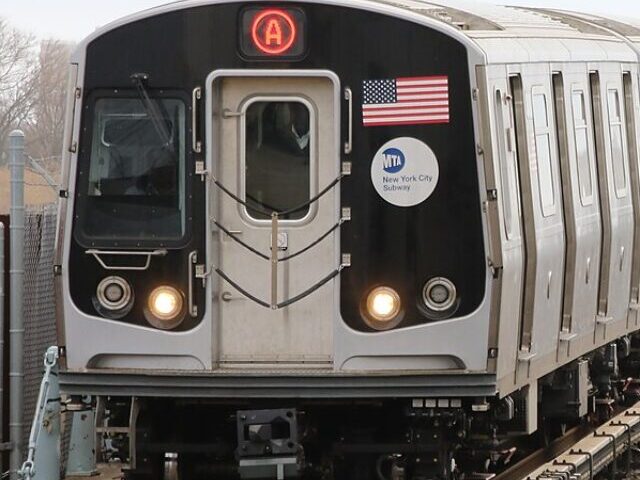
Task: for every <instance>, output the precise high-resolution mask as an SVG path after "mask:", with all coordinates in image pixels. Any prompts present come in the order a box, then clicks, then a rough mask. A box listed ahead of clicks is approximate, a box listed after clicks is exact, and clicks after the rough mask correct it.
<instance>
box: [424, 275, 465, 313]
mask: <svg viewBox="0 0 640 480" xmlns="http://www.w3.org/2000/svg"><path fill="white" fill-rule="evenodd" d="M422 299H423V300H424V303H425V305H426V306H427V308H429V309H430V310H433V311H434V312H444V311H446V310H449V309H450V308H451V307H453V306H454V304H455V303H456V299H457V293H456V287H455V285H454V284H453V282H451V281H450V280H449V279H446V278H443V277H438V278H432V279H431V280H429V281H428V282H427V284H426V285H425V286H424V289H423V290H422Z"/></svg>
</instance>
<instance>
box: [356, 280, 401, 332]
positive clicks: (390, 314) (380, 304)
mask: <svg viewBox="0 0 640 480" xmlns="http://www.w3.org/2000/svg"><path fill="white" fill-rule="evenodd" d="M401 307H402V302H401V301H400V295H398V292H396V291H395V290H394V289H393V288H391V287H377V288H374V289H373V290H371V292H369V295H367V299H366V302H365V310H366V311H365V312H364V313H365V320H366V321H367V324H368V325H369V326H370V327H371V328H374V329H376V330H389V329H391V328H393V327H395V326H396V325H398V323H400V321H401V320H402V318H401V315H400V314H401Z"/></svg>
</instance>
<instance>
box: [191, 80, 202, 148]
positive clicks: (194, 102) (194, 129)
mask: <svg viewBox="0 0 640 480" xmlns="http://www.w3.org/2000/svg"><path fill="white" fill-rule="evenodd" d="M201 98H202V88H200V87H196V88H194V89H193V93H192V95H191V135H192V138H191V140H192V148H193V151H194V152H195V153H200V152H202V142H201V141H200V140H198V103H199V102H200V99H201Z"/></svg>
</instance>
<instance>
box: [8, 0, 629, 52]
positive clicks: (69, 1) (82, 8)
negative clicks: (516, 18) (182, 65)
mask: <svg viewBox="0 0 640 480" xmlns="http://www.w3.org/2000/svg"><path fill="white" fill-rule="evenodd" d="M164 3H167V0H0V17H4V18H6V19H8V20H9V22H10V23H11V24H12V25H14V26H16V27H18V28H20V29H22V30H26V31H29V32H31V33H33V34H34V35H36V36H37V37H39V38H56V39H60V40H66V41H72V42H77V41H79V40H82V39H83V38H84V37H85V36H87V35H89V34H90V33H91V32H93V31H94V30H95V29H96V28H99V27H100V26H103V25H106V24H107V23H109V22H110V21H112V20H115V19H118V18H120V17H123V16H125V15H128V14H131V13H134V12H137V11H139V10H143V9H145V8H150V7H154V6H157V5H162V4H164ZM434 3H437V1H436V2H434ZM492 3H506V4H511V5H527V6H536V7H553V8H560V9H567V10H576V11H584V12H593V13H609V14H611V15H622V16H633V17H636V18H640V1H638V0H495V1H494V2H492Z"/></svg>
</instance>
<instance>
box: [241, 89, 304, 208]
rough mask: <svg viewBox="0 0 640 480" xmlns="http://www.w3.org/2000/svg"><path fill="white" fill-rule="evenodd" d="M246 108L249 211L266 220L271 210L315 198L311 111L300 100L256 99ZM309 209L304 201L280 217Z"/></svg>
mask: <svg viewBox="0 0 640 480" xmlns="http://www.w3.org/2000/svg"><path fill="white" fill-rule="evenodd" d="M245 108H246V112H245V152H244V155H245V172H244V173H245V178H244V181H245V190H244V191H245V197H246V201H247V203H248V205H249V206H248V208H247V214H248V215H249V216H250V217H251V218H252V219H254V220H267V219H269V218H270V215H268V214H267V213H268V212H284V211H286V210H290V209H292V208H296V207H298V206H300V205H302V204H304V203H305V202H308V201H309V199H310V198H311V163H312V162H311V160H312V158H311V152H312V151H313V148H312V147H313V142H314V138H313V128H312V123H313V122H312V118H313V117H312V113H311V111H310V107H309V106H308V105H307V104H306V103H303V102H301V101H280V100H277V101H254V102H252V103H250V104H249V105H248V106H246V107H245ZM252 207H253V208H252ZM309 211H310V206H306V207H305V208H302V209H300V210H297V211H295V212H291V213H288V214H285V215H282V216H281V219H282V220H300V219H303V218H304V217H305V216H306V215H307V214H308V213H309Z"/></svg>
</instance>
